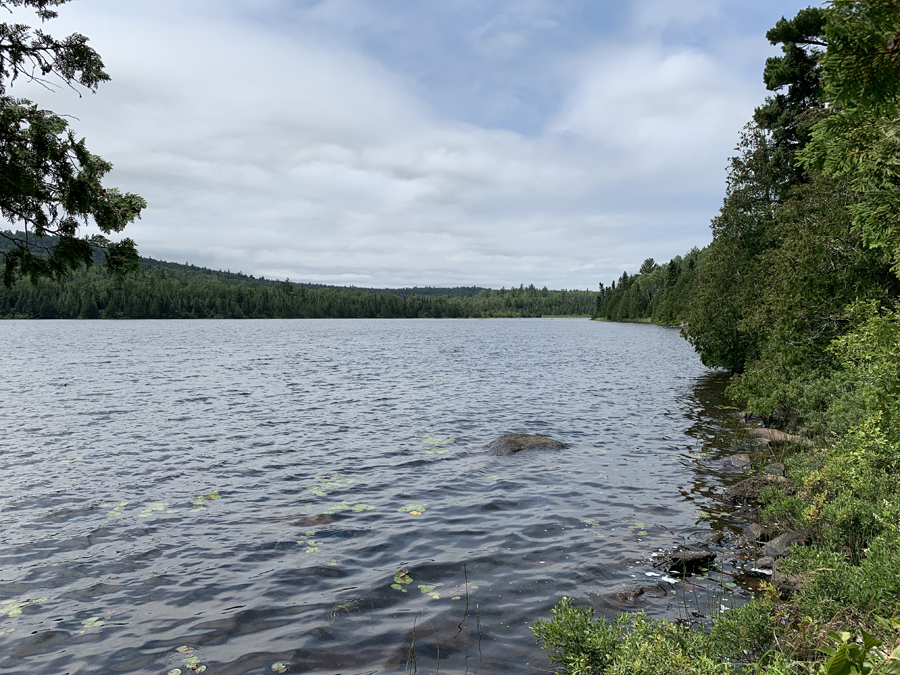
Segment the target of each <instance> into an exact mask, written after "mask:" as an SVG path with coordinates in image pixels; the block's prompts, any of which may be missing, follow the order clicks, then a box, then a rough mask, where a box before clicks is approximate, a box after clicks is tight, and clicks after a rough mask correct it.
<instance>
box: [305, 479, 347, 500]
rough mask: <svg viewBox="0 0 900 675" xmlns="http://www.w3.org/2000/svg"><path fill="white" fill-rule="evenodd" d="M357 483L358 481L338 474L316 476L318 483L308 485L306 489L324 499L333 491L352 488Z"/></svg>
mask: <svg viewBox="0 0 900 675" xmlns="http://www.w3.org/2000/svg"><path fill="white" fill-rule="evenodd" d="M355 482H356V480H355V479H353V478H341V477H340V476H339V475H337V474H335V475H333V476H316V482H315V483H312V484H311V485H307V486H306V489H307V490H309V491H310V492H312V493H313V494H314V495H316V496H317V497H324V496H325V495H327V494H328V493H329V492H331V491H333V490H339V489H341V488H346V487H350V486H351V485H353V483H355Z"/></svg>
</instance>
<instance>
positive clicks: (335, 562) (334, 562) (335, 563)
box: [325, 560, 338, 565]
mask: <svg viewBox="0 0 900 675" xmlns="http://www.w3.org/2000/svg"><path fill="white" fill-rule="evenodd" d="M325 564H326V565H337V564H338V561H337V560H329V561H328V562H327V563H325Z"/></svg>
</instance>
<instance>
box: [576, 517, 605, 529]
mask: <svg viewBox="0 0 900 675" xmlns="http://www.w3.org/2000/svg"><path fill="white" fill-rule="evenodd" d="M580 520H581V522H582V523H584V524H585V525H589V526H590V527H599V526H600V521H599V520H595V519H594V518H581V519H580Z"/></svg>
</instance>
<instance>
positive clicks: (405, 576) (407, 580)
mask: <svg viewBox="0 0 900 675" xmlns="http://www.w3.org/2000/svg"><path fill="white" fill-rule="evenodd" d="M411 583H412V577H411V576H410V574H409V572H408V571H406V570H399V571H398V572H396V573H395V574H394V583H392V584H391V588H395V589H397V590H398V591H402V592H403V593H406V589H405V588H403V587H404V586H406V585H408V584H411Z"/></svg>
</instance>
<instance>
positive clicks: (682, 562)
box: [654, 551, 716, 574]
mask: <svg viewBox="0 0 900 675" xmlns="http://www.w3.org/2000/svg"><path fill="white" fill-rule="evenodd" d="M715 559H716V554H715V553H710V552H709V551H673V552H672V553H667V554H666V555H665V556H663V557H662V558H660V559H659V560H657V561H656V562H655V563H654V565H655V566H656V567H659V568H661V569H664V570H666V571H667V572H678V573H679V574H694V573H695V572H698V571H700V570H703V569H705V568H708V567H709V566H710V565H711V564H712V563H713V561H714V560H715Z"/></svg>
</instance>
